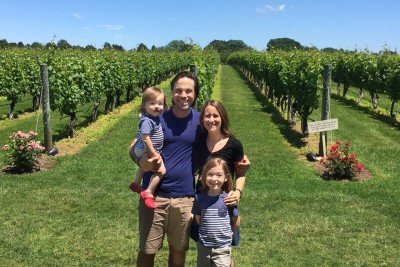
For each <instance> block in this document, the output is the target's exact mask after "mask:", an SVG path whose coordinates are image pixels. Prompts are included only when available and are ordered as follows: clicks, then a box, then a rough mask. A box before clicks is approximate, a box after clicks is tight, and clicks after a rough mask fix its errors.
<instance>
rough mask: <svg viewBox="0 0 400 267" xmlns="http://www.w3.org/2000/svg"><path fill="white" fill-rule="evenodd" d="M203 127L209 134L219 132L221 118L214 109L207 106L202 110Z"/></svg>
mask: <svg viewBox="0 0 400 267" xmlns="http://www.w3.org/2000/svg"><path fill="white" fill-rule="evenodd" d="M203 126H204V128H205V129H206V130H207V131H208V132H209V133H210V132H217V131H218V132H220V131H221V116H220V114H219V112H218V110H217V109H216V108H215V107H213V106H207V107H206V108H205V109H204V117H203Z"/></svg>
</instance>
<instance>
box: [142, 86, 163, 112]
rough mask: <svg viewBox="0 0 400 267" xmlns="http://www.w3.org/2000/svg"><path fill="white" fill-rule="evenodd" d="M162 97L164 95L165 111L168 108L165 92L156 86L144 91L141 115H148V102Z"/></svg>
mask: <svg viewBox="0 0 400 267" xmlns="http://www.w3.org/2000/svg"><path fill="white" fill-rule="evenodd" d="M160 95H164V109H165V108H167V102H166V100H165V94H164V92H163V90H161V89H160V88H158V87H155V86H150V87H148V88H146V89H145V90H144V91H143V95H142V103H141V104H140V110H139V112H140V113H141V114H146V102H147V101H149V100H152V99H156V98H157V97H158V96H160Z"/></svg>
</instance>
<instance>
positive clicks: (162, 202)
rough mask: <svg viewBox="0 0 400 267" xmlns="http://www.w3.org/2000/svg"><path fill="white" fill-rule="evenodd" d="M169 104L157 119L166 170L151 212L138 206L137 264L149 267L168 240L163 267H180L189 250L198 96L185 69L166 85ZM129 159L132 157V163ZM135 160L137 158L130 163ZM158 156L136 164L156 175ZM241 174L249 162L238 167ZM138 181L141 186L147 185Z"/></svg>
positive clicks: (145, 180)
mask: <svg viewBox="0 0 400 267" xmlns="http://www.w3.org/2000/svg"><path fill="white" fill-rule="evenodd" d="M171 90H172V106H171V108H170V109H169V110H167V111H165V112H164V113H163V114H162V116H161V117H160V121H161V124H162V128H163V132H164V146H163V149H162V156H163V158H164V164H165V167H166V170H167V173H166V175H165V176H164V177H163V178H162V180H161V182H160V184H159V186H158V187H157V190H156V192H155V196H156V197H155V203H156V205H157V208H156V209H154V210H151V209H148V208H147V207H146V206H145V205H144V203H143V201H142V200H140V202H139V237H140V251H139V254H138V257H137V266H139V267H145V266H154V257H155V254H156V253H157V252H158V250H159V249H161V247H162V243H163V238H164V234H165V233H166V234H167V237H168V246H169V258H168V265H169V266H184V265H185V256H186V251H187V249H188V247H189V238H188V235H189V226H190V221H191V218H192V213H191V211H192V205H193V199H194V186H193V184H194V177H193V175H194V171H193V164H192V157H193V149H194V144H195V141H196V140H195V139H196V133H197V131H199V130H200V127H199V123H200V119H199V116H200V114H199V112H198V111H196V110H194V109H193V108H192V107H193V106H194V104H195V102H196V98H197V96H198V94H199V83H198V80H197V77H196V76H194V75H193V74H192V73H190V72H188V71H182V72H180V73H178V74H177V75H176V76H175V77H174V78H173V80H172V81H171ZM134 160H135V159H134ZM135 161H136V162H137V160H135ZM157 163H160V160H159V158H152V159H149V160H141V161H139V165H140V166H141V167H143V168H144V169H147V170H153V171H157V168H158V164H157ZM244 166H245V167H244V171H245V170H246V169H247V168H248V166H249V163H248V162H247V163H244ZM149 177H150V175H148V176H145V177H144V179H143V188H146V187H147V185H148V183H149Z"/></svg>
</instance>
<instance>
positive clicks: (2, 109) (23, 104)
mask: <svg viewBox="0 0 400 267" xmlns="http://www.w3.org/2000/svg"><path fill="white" fill-rule="evenodd" d="M31 111H32V97H31V96H29V95H25V96H23V97H22V99H21V101H19V102H18V103H17V104H16V105H15V108H14V116H19V115H20V114H22V113H24V112H31ZM9 112H10V101H8V100H7V98H5V97H0V121H1V120H4V119H6V118H7V117H8V113H9Z"/></svg>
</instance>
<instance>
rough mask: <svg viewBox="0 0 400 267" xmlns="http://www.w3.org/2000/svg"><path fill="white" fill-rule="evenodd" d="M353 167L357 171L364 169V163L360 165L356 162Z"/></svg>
mask: <svg viewBox="0 0 400 267" xmlns="http://www.w3.org/2000/svg"><path fill="white" fill-rule="evenodd" d="M354 168H355V169H356V170H357V171H359V172H360V171H363V170H364V169H365V167H364V165H362V164H361V163H358V164H356V165H355V166H354Z"/></svg>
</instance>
